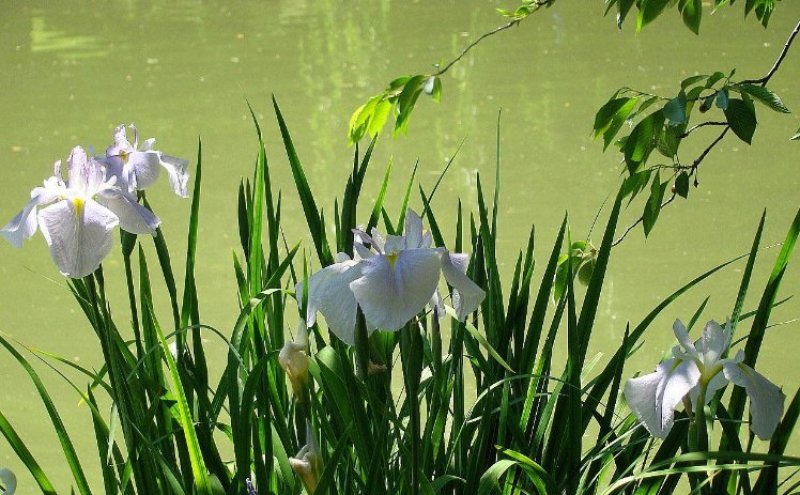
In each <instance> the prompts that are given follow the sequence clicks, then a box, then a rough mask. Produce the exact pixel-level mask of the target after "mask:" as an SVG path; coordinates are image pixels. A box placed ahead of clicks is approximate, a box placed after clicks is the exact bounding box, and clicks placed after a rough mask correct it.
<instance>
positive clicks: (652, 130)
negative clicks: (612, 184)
mask: <svg viewBox="0 0 800 495" xmlns="http://www.w3.org/2000/svg"><path fill="white" fill-rule="evenodd" d="M662 127H664V112H661V111H658V112H653V113H651V114H650V115H648V116H647V117H646V118H644V119H643V120H642V121H641V122H639V123H638V124H637V125H636V127H634V128H633V131H631V134H630V136H628V140H627V141H626V142H625V146H624V148H623V150H624V152H625V163H626V164H627V166H628V171H629V172H630V173H633V172H636V171H637V170H638V169H639V166H640V165H641V164H642V163H644V162H645V160H647V157H648V156H649V155H650V152H651V151H653V148H654V147H655V143H656V138H658V136H659V135H660V133H661V128H662Z"/></svg>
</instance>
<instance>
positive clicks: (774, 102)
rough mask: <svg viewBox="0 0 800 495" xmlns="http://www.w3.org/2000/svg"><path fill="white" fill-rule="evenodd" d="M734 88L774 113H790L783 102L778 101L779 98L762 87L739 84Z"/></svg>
mask: <svg viewBox="0 0 800 495" xmlns="http://www.w3.org/2000/svg"><path fill="white" fill-rule="evenodd" d="M736 87H737V88H739V89H741V90H742V91H743V92H745V93H747V94H748V95H750V96H752V97H753V98H755V99H756V100H758V101H760V102H761V103H763V104H764V105H766V106H768V107H769V108H771V109H773V110H775V111H776V112H781V113H791V111H790V110H789V109H788V108H787V107H786V105H784V104H783V101H782V100H781V99H780V97H779V96H778V95H776V94H775V93H773V92H772V91H770V90H769V89H767V88H765V87H764V86H759V85H756V84H739V85H738V86H736Z"/></svg>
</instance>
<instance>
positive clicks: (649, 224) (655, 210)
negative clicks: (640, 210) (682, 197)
mask: <svg viewBox="0 0 800 495" xmlns="http://www.w3.org/2000/svg"><path fill="white" fill-rule="evenodd" d="M666 189H667V183H666V182H664V183H663V184H662V183H661V177H660V174H659V173H658V172H656V176H655V178H654V179H653V183H652V184H651V186H650V197H649V198H647V203H646V204H645V205H644V214H643V215H642V225H643V226H644V235H645V237H647V236H648V235H649V234H650V231H651V230H653V226H654V225H655V224H656V220H658V214H659V213H661V200H662V199H664V191H665V190H666Z"/></svg>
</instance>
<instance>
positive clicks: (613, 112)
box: [594, 98, 639, 151]
mask: <svg viewBox="0 0 800 495" xmlns="http://www.w3.org/2000/svg"><path fill="white" fill-rule="evenodd" d="M638 102H639V98H612V99H611V100H609V101H608V102H607V103H606V104H605V105H603V106H602V107H601V108H600V110H598V111H597V115H595V118H594V136H595V137H597V136H599V135H600V134H602V135H603V151H605V150H606V148H608V145H609V144H611V142H612V141H613V140H614V136H616V135H617V133H618V132H619V130H620V129H621V128H622V125H623V124H624V123H625V120H626V119H627V118H628V116H629V115H630V114H631V112H633V109H634V108H636V104H637V103H638Z"/></svg>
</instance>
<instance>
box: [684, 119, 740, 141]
mask: <svg viewBox="0 0 800 495" xmlns="http://www.w3.org/2000/svg"><path fill="white" fill-rule="evenodd" d="M710 125H715V126H716V125H728V123H727V122H702V123H700V124H697V125H693V126H692V127H690V128H688V129H686V132H684V133H683V134H681V135H679V136H678V137H679V138H680V139H683V138H685V137H686V136H688V135H689V134H691V133H693V132H694V131H695V130H697V129H699V128H701V127H706V126H710Z"/></svg>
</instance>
